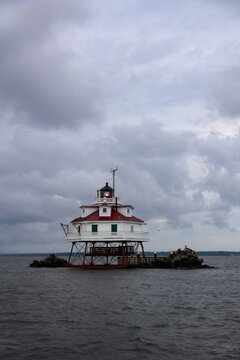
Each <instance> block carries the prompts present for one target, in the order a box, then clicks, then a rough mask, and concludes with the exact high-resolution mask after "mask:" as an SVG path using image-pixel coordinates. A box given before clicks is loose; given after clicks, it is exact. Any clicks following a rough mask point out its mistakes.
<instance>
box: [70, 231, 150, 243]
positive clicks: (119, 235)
mask: <svg viewBox="0 0 240 360" xmlns="http://www.w3.org/2000/svg"><path fill="white" fill-rule="evenodd" d="M66 241H149V233H148V232H147V231H146V232H141V231H135V232H134V231H117V232H111V231H98V232H92V231H81V232H80V233H78V232H76V231H73V232H68V233H67V235H66Z"/></svg>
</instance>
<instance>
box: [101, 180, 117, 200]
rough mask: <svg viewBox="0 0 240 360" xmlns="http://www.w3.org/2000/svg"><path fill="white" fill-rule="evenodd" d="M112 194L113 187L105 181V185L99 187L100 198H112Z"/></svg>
mask: <svg viewBox="0 0 240 360" xmlns="http://www.w3.org/2000/svg"><path fill="white" fill-rule="evenodd" d="M113 196H114V195H113V189H112V188H111V187H110V186H109V185H108V183H106V185H105V186H104V187H103V188H101V189H100V198H104V197H106V198H112V197H113Z"/></svg>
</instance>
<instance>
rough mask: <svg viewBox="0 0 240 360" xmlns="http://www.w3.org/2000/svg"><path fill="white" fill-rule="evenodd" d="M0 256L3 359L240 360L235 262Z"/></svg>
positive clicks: (238, 260) (239, 277) (239, 263)
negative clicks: (139, 263)
mask: <svg viewBox="0 0 240 360" xmlns="http://www.w3.org/2000/svg"><path fill="white" fill-rule="evenodd" d="M32 260H33V259H31V258H29V257H25V258H0V279H1V289H0V358H1V359H4V360H5V359H6V360H7V359H18V360H21V359H26V360H27V359H31V360H32V359H37V360H40V359H64V360H72V359H74V360H75V359H100V360H101V359H104V360H108V359H114V360H118V359H121V360H122V359H128V360H135V359H138V360H139V359H146V360H147V359H151V360H152V359H158V360H159V359H160V360H161V359H168V360H171V359H174V360H178V359H179V360H183V359H184V360H185V359H194V360H200V359H204V360H208V359H214V360H221V359H222V360H228V359H240V286H239V284H240V257H237V256H236V257H208V258H205V263H208V264H210V265H215V266H219V268H218V269H202V270H165V269H135V270H79V269H64V268H59V269H38V268H37V269H36V268H30V267H28V265H29V263H30V262H32Z"/></svg>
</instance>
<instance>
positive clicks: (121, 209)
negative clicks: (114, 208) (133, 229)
mask: <svg viewBox="0 0 240 360" xmlns="http://www.w3.org/2000/svg"><path fill="white" fill-rule="evenodd" d="M118 212H120V214H122V215H124V216H127V217H131V216H132V209H131V208H130V207H119V208H118Z"/></svg>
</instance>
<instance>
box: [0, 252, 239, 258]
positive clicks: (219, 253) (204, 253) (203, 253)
mask: <svg viewBox="0 0 240 360" xmlns="http://www.w3.org/2000/svg"><path fill="white" fill-rule="evenodd" d="M170 252H171V251H157V255H158V256H168V255H169V254H170ZM52 253H53V252H52ZM196 253H197V254H198V256H240V251H196ZM54 254H56V255H57V256H69V253H68V252H54ZM145 254H146V256H153V254H154V251H145ZM47 255H49V253H27V254H26V253H22V254H16V253H15V254H11V253H9V254H0V257H32V256H47Z"/></svg>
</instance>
